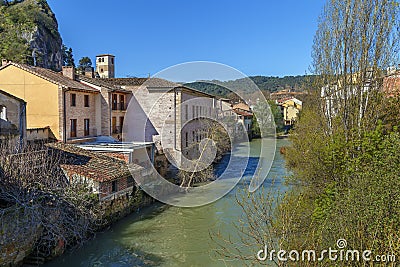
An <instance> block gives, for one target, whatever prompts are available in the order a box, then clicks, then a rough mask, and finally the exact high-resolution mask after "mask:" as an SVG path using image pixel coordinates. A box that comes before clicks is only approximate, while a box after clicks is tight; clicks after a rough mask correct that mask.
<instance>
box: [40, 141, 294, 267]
mask: <svg viewBox="0 0 400 267" xmlns="http://www.w3.org/2000/svg"><path fill="white" fill-rule="evenodd" d="M286 145H288V141H287V140H277V149H276V151H277V152H276V153H275V159H274V162H273V164H272V168H271V171H270V172H269V175H268V177H267V179H266V181H265V182H264V184H263V186H264V187H273V189H274V190H276V191H277V192H278V191H284V190H286V187H285V186H284V184H283V183H284V181H283V179H284V177H285V176H286V175H288V173H287V170H286V169H285V162H284V159H283V157H282V155H281V154H280V153H279V148H280V147H282V146H286ZM259 149H260V140H254V141H252V142H251V153H252V154H251V155H250V156H251V157H252V158H257V155H258V154H259V152H258V151H259ZM228 158H229V157H228ZM226 160H228V159H226ZM226 160H224V159H223V160H222V161H221V163H219V165H218V166H217V170H216V171H217V172H218V171H220V170H223V169H224V164H226ZM249 164H253V166H256V164H255V163H254V162H253V163H252V162H249ZM254 164H255V165H254ZM251 168H252V166H248V170H246V172H247V171H250V172H251ZM245 175H246V173H245ZM272 179H274V182H273V183H271V181H272ZM243 187H244V185H238V186H236V188H235V189H234V190H232V191H231V192H230V193H229V194H227V195H226V196H225V197H223V198H222V199H220V200H218V201H216V202H214V203H212V204H209V205H206V206H203V207H198V208H177V207H169V206H166V205H162V204H154V205H152V206H151V207H148V208H145V209H142V210H140V211H139V212H137V213H134V214H131V215H130V216H128V217H126V218H124V219H123V220H121V221H119V222H118V223H116V224H115V225H113V226H112V227H111V229H109V230H107V231H105V232H104V233H99V234H98V235H97V237H96V238H94V239H93V240H91V241H89V242H88V243H87V244H85V245H84V246H83V247H81V248H79V249H76V250H74V251H70V252H67V253H65V254H64V255H62V256H61V257H59V258H56V259H54V260H53V261H51V262H49V263H47V264H45V265H44V266H45V267H67V266H68V267H69V266H71V267H72V266H73V267H75V266H76V267H77V266H107V267H128V266H129V267H131V266H226V265H225V263H223V262H222V261H220V260H218V259H217V258H216V257H215V256H214V254H213V249H215V248H217V245H216V244H215V242H214V241H212V239H211V238H210V232H216V231H222V232H223V233H224V234H232V235H235V232H236V229H235V228H234V226H233V223H237V222H238V220H239V218H240V216H241V215H242V214H243V211H242V210H241V208H240V207H239V205H238V204H237V203H236V198H235V194H236V193H237V190H242V189H243ZM246 188H247V186H246ZM228 265H229V266H231V265H236V266H243V263H240V262H230V263H228Z"/></svg>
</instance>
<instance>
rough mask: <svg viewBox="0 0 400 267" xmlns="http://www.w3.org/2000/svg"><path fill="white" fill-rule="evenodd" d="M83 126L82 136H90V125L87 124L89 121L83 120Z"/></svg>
mask: <svg viewBox="0 0 400 267" xmlns="http://www.w3.org/2000/svg"><path fill="white" fill-rule="evenodd" d="M83 125H84V136H88V135H89V134H90V130H89V127H90V123H89V119H85V120H84V121H83Z"/></svg>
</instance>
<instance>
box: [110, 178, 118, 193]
mask: <svg viewBox="0 0 400 267" xmlns="http://www.w3.org/2000/svg"><path fill="white" fill-rule="evenodd" d="M117 191H118V184H117V181H112V184H111V192H113V193H115V192H117Z"/></svg>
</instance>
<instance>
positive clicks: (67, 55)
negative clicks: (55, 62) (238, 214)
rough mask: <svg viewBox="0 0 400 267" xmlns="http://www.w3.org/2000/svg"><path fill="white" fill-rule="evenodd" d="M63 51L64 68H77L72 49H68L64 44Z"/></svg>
mask: <svg viewBox="0 0 400 267" xmlns="http://www.w3.org/2000/svg"><path fill="white" fill-rule="evenodd" d="M62 50H63V63H64V66H73V67H75V60H74V55H73V51H72V48H71V47H69V48H68V47H67V46H66V45H64V44H63V47H62Z"/></svg>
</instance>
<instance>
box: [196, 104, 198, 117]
mask: <svg viewBox="0 0 400 267" xmlns="http://www.w3.org/2000/svg"><path fill="white" fill-rule="evenodd" d="M198 117H199V106H196V118H198Z"/></svg>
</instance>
